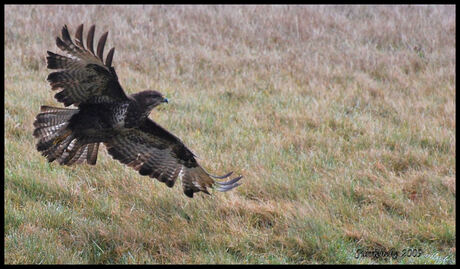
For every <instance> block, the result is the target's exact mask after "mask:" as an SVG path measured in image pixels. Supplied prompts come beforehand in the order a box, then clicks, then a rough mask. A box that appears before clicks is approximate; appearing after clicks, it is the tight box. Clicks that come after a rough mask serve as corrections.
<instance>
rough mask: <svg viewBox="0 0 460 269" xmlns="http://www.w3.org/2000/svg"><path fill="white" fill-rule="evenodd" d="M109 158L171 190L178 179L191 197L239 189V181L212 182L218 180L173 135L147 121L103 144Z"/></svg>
mask: <svg viewBox="0 0 460 269" xmlns="http://www.w3.org/2000/svg"><path fill="white" fill-rule="evenodd" d="M105 145H106V147H107V149H108V152H109V154H110V155H112V157H113V158H114V159H116V160H118V161H120V162H122V163H124V164H126V165H128V166H130V167H132V168H134V169H135V170H137V171H139V173H140V174H141V175H149V176H150V177H152V178H156V179H158V180H159V181H161V182H164V183H165V184H166V185H167V186H168V187H172V186H173V185H174V183H175V182H176V179H177V178H178V177H179V178H181V180H182V187H183V189H184V193H185V194H186V195H187V196H189V197H193V193H195V192H199V191H202V192H205V193H207V194H209V192H208V190H207V188H208V187H213V186H214V184H216V185H217V187H218V188H217V190H219V191H228V190H231V189H233V188H234V187H236V186H238V185H239V183H238V181H239V180H240V179H241V176H240V177H236V178H234V179H232V180H230V181H227V182H215V181H214V180H213V177H214V178H226V177H229V176H230V175H231V173H228V174H226V175H224V176H221V177H218V176H213V175H210V174H209V173H207V172H206V171H205V170H204V169H203V168H202V167H201V166H200V165H199V164H198V163H197V162H196V160H195V157H194V155H193V153H192V152H191V151H190V150H189V149H188V148H187V147H186V146H185V145H184V144H183V143H182V142H181V141H180V140H179V139H178V138H177V137H175V136H174V135H173V134H171V133H170V132H168V131H167V130H165V129H164V128H162V127H161V126H159V125H158V124H156V123H155V122H153V121H152V120H150V119H147V120H146V121H145V123H144V124H143V125H142V126H141V127H139V128H133V129H125V130H123V131H121V132H120V133H119V134H118V135H117V136H115V137H114V138H113V139H111V140H110V141H109V142H107V143H105Z"/></svg>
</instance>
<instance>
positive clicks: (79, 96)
mask: <svg viewBox="0 0 460 269" xmlns="http://www.w3.org/2000/svg"><path fill="white" fill-rule="evenodd" d="M94 30H95V26H94V25H93V26H92V27H91V28H90V30H89V31H88V37H87V48H85V47H84V45H83V24H82V25H80V26H79V27H78V29H77V32H76V34H75V43H74V42H73V41H72V39H71V37H70V34H69V31H68V29H67V26H64V27H63V28H62V39H61V38H59V37H57V38H56V45H57V46H58V47H59V48H60V49H61V50H63V51H64V52H66V53H67V56H62V55H59V54H55V53H53V52H50V51H48V57H47V62H48V68H50V69H60V71H57V72H53V73H51V74H49V76H48V81H49V82H50V84H51V87H52V89H53V90H58V89H59V90H61V91H60V92H58V93H57V94H56V95H55V96H54V97H55V98H56V99H57V100H58V101H59V102H62V103H64V105H65V106H69V105H72V104H74V105H77V106H78V105H79V104H81V103H101V102H114V101H121V100H126V99H127V96H126V94H125V92H124V91H123V89H122V88H121V86H120V84H119V82H118V78H117V75H116V73H115V69H114V68H113V67H111V65H112V59H113V53H114V51H115V48H112V49H111V50H110V51H109V53H108V54H107V58H106V61H105V64H104V59H103V52H104V46H105V42H106V40H107V34H108V32H106V33H105V34H103V35H102V37H101V38H100V40H99V42H98V45H97V52H96V53H97V54H95V53H94V50H93V39H94Z"/></svg>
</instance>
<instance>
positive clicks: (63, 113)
mask: <svg viewBox="0 0 460 269" xmlns="http://www.w3.org/2000/svg"><path fill="white" fill-rule="evenodd" d="M78 111H79V110H78V109H69V108H56V107H49V106H42V107H41V113H39V114H38V115H37V117H36V119H35V122H34V127H35V130H34V133H33V135H34V137H36V138H38V139H39V140H38V143H37V150H38V151H40V152H41V153H42V155H43V156H45V157H46V158H47V159H48V161H49V162H52V161H54V160H57V161H58V162H59V163H60V164H65V165H72V164H75V163H82V162H84V161H85V160H86V161H87V162H88V164H92V165H94V164H96V160H97V152H98V148H99V143H92V144H85V143H84V141H79V140H77V139H76V138H75V135H74V134H73V132H72V130H70V129H68V128H67V127H68V125H69V120H70V118H71V117H72V116H73V115H75V114H76V113H78Z"/></svg>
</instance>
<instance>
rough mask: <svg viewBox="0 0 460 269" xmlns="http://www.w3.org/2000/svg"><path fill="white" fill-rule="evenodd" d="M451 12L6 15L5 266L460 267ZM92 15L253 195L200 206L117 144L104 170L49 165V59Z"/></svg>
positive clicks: (12, 11) (204, 199) (103, 159)
mask: <svg viewBox="0 0 460 269" xmlns="http://www.w3.org/2000/svg"><path fill="white" fill-rule="evenodd" d="M455 20H456V14H455V7H454V6H409V7H407V6H397V7H386V6H375V7H361V6H353V7H351V6H321V7H318V6H289V7H286V6H273V7H272V6H243V7H240V6H197V7H191V6H190V7H189V6H186V7H180V6H166V7H163V6H129V7H128V6H105V7H98V6H5V52H4V54H5V74H4V77H5V93H4V97H5V118H4V120H5V171H4V173H5V188H4V194H5V198H4V199H5V200H4V202H5V206H4V209H5V235H4V240H5V243H4V244H5V245H4V254H5V263H7V264H18V263H19V264H21V263H47V264H48V263H275V264H278V263H281V264H284V263H402V264H412V263H429V264H431V263H434V264H446V263H456V258H455V257H456V248H455V246H456V230H455V225H456V223H455V200H456V192H455V186H456V179H455V178H456V168H455V150H456V142H455V132H456V124H455V94H456V91H455V80H456V77H455V67H456V65H455V64H456V62H455V46H456V44H455V36H456V27H455ZM81 23H85V26H86V27H85V33H86V31H87V30H88V29H89V26H90V25H92V24H96V36H97V37H99V36H100V35H101V34H102V33H103V32H105V31H109V37H108V44H107V46H106V53H107V51H108V49H107V48H111V47H113V46H114V47H116V52H115V56H114V60H113V64H114V66H115V68H116V70H117V73H118V77H119V80H120V82H121V84H122V86H123V87H124V89H125V91H126V92H127V93H130V94H131V93H134V92H138V91H141V90H145V89H156V90H158V91H160V92H162V93H164V94H165V95H166V96H167V97H168V99H169V100H170V103H169V104H168V105H162V106H161V107H160V108H159V109H156V110H154V111H153V112H152V114H151V115H150V117H151V118H152V119H155V121H157V122H158V123H159V124H161V125H162V126H164V127H165V128H167V129H168V130H170V131H171V132H173V133H174V134H176V135H177V136H178V137H180V138H181V139H182V140H183V141H184V143H185V144H186V145H187V146H188V147H189V148H191V149H192V150H193V151H194V152H195V153H196V154H197V155H198V156H199V157H200V159H199V162H200V163H201V164H202V165H203V166H204V167H205V168H206V169H207V170H209V171H210V172H212V173H215V174H222V173H224V172H227V171H235V173H236V174H242V175H244V178H243V180H242V182H243V185H242V186H240V187H238V188H236V189H235V190H234V191H232V192H227V193H219V192H216V191H213V192H212V195H211V196H208V195H205V194H202V193H201V194H199V195H195V198H194V199H190V198H188V197H186V196H185V195H184V194H183V192H182V188H181V186H180V184H176V186H175V187H174V188H172V189H170V188H168V187H166V186H165V185H164V184H163V183H161V182H158V181H156V180H152V179H151V178H148V177H143V176H140V175H139V174H138V173H137V172H135V171H134V170H132V169H130V168H128V167H125V166H123V165H121V164H120V163H119V162H117V161H115V160H113V159H112V158H111V157H110V156H109V155H108V154H107V152H106V150H105V148H103V147H102V148H101V150H100V152H99V157H98V163H97V165H96V166H94V167H93V166H91V167H90V166H88V165H79V166H73V167H64V166H59V165H58V164H57V163H51V164H50V163H47V161H46V159H45V158H44V157H42V156H41V155H40V154H39V153H38V152H37V151H36V150H35V143H36V141H35V139H34V137H33V136H32V132H33V121H34V118H35V115H36V114H37V113H38V112H39V108H40V106H41V105H51V106H62V104H59V103H58V102H57V101H56V100H54V98H53V95H54V93H53V92H52V91H51V88H50V86H49V84H48V82H47V81H46V77H47V75H48V72H49V71H48V70H47V69H46V51H47V50H50V51H53V52H60V51H59V49H58V48H57V47H56V45H55V38H56V36H58V35H60V30H61V28H62V26H63V25H64V24H67V25H68V26H69V29H70V31H71V34H72V35H74V33H75V30H76V28H77V26H78V25H79V24H81ZM412 249H415V250H416V251H415V252H413V251H411V250H412ZM391 251H393V252H395V251H397V252H398V254H399V256H397V257H396V256H394V257H383V258H382V257H376V256H377V255H375V254H376V253H380V252H381V253H389V252H391ZM363 253H365V254H366V255H362V254H363ZM403 254H415V255H416V257H407V255H406V257H401V256H402V255H403Z"/></svg>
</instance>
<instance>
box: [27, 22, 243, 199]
mask: <svg viewBox="0 0 460 269" xmlns="http://www.w3.org/2000/svg"><path fill="white" fill-rule="evenodd" d="M94 33H95V26H94V25H93V26H91V28H90V29H89V31H88V34H87V40H86V48H85V46H84V42H83V25H80V26H79V27H78V28H77V31H76V33H75V43H74V42H73V41H72V39H71V37H70V33H69V31H68V29H67V26H64V27H63V28H62V35H61V36H62V39H61V38H60V37H57V38H56V45H57V46H58V47H59V48H60V49H61V50H63V51H64V52H66V53H67V56H62V55H59V54H55V53H53V52H50V51H48V57H47V63H48V68H49V69H58V70H59V71H56V72H52V73H50V74H49V76H48V81H49V82H50V85H51V88H52V90H58V91H59V92H58V93H57V94H56V95H55V98H56V99H57V100H58V101H59V102H61V103H63V104H64V106H66V107H67V106H70V105H74V106H76V107H77V108H55V107H49V106H42V107H41V113H39V114H38V115H37V117H36V120H35V122H34V127H35V130H34V133H33V134H34V136H35V137H36V138H38V143H37V150H38V151H40V152H41V153H42V155H43V156H45V157H46V158H47V159H48V161H49V162H52V161H54V160H57V161H58V162H59V163H60V164H61V165H72V164H77V163H83V162H86V163H88V164H91V165H95V164H96V161H97V154H98V150H99V144H100V143H104V145H105V146H106V147H107V150H108V152H109V154H110V155H111V156H112V157H113V158H114V159H116V160H118V161H120V162H121V163H123V164H126V165H128V166H130V167H132V168H133V169H135V170H137V171H139V173H140V174H141V175H148V176H150V177H152V178H156V179H158V180H159V181H161V182H164V183H165V184H166V185H167V186H168V187H172V186H173V185H174V184H175V182H176V179H177V178H181V181H182V187H183V190H184V193H185V194H186V195H187V196H189V197H193V194H194V193H195V192H200V191H201V192H204V193H207V194H209V192H208V190H207V188H209V187H214V186H217V190H219V191H228V190H231V189H233V188H235V187H236V186H238V185H240V183H238V181H239V180H240V179H241V178H242V176H239V177H236V178H233V179H231V180H229V181H227V182H216V181H214V179H215V178H219V179H223V178H227V177H229V176H230V175H231V174H232V173H231V172H230V173H228V174H226V175H224V176H220V177H219V176H213V175H211V174H209V173H208V172H206V171H205V170H204V169H203V168H202V167H201V166H200V165H199V164H198V163H197V161H196V159H195V155H194V154H193V153H192V152H191V151H190V150H189V149H188V148H187V147H186V146H185V145H184V144H183V143H182V141H181V140H180V139H179V138H177V137H176V136H174V135H173V134H171V133H170V132H168V131H167V130H166V129H164V128H163V127H161V126H160V125H158V124H157V123H155V122H154V121H153V120H151V119H149V118H148V116H149V114H150V112H151V111H152V109H153V108H154V107H156V106H158V105H160V104H161V103H164V102H167V99H166V98H164V96H163V95H162V94H160V93H159V92H157V91H143V92H139V93H135V94H132V95H130V96H128V95H126V94H125V92H124V90H123V88H122V87H121V85H120V83H119V82H118V77H117V74H116V72H115V69H114V68H113V67H112V60H113V55H114V52H115V49H114V48H112V49H111V50H110V51H109V53H108V54H107V57H106V60H105V63H104V58H103V56H104V46H105V43H106V41H107V35H108V32H106V33H104V34H103V35H102V36H101V38H100V39H99V42H98V44H97V48H96V53H95V52H94V49H93V41H94Z"/></svg>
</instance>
